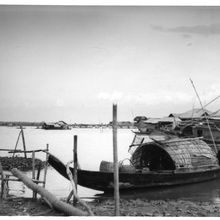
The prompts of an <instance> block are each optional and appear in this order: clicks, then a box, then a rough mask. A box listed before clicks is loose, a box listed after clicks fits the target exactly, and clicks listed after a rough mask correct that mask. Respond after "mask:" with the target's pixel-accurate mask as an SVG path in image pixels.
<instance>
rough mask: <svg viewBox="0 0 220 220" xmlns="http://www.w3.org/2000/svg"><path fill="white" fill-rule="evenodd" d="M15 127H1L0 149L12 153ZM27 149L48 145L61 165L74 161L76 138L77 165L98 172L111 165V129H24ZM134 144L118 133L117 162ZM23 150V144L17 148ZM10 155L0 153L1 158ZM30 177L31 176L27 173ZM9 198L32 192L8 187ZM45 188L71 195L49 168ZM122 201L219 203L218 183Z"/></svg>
mask: <svg viewBox="0 0 220 220" xmlns="http://www.w3.org/2000/svg"><path fill="white" fill-rule="evenodd" d="M19 131H20V130H19V129H16V128H14V127H12V128H10V127H0V147H1V148H10V149H13V148H14V146H15V144H16V140H17V137H18V134H19ZM24 133H25V141H26V147H27V149H28V150H32V149H34V150H35V149H45V148H46V144H49V151H50V153H52V154H54V155H55V156H57V157H58V158H59V159H60V160H62V161H63V162H64V163H67V162H69V161H70V160H72V158H73V135H78V161H79V164H80V167H81V168H82V169H87V170H99V165H100V162H101V161H102V160H106V161H113V150H112V130H111V129H72V130H42V129H36V128H29V127H28V128H26V129H24ZM132 140H133V133H132V132H131V130H128V129H119V130H118V158H119V160H123V159H125V158H129V157H130V154H129V153H128V146H129V145H130V144H131V142H132ZM18 149H22V143H21V140H20V143H19V144H18ZM4 155H5V156H8V155H9V154H7V153H3V152H1V156H4ZM36 157H37V158H40V159H43V160H44V159H45V154H44V153H37V155H36ZM27 175H28V176H31V173H30V172H29V173H27ZM9 187H10V194H13V195H17V196H24V197H29V196H31V195H32V193H31V191H30V190H29V189H27V188H26V187H25V186H24V185H23V184H22V183H17V182H13V183H10V186H9ZM46 188H47V189H48V190H49V191H50V192H52V193H53V194H54V195H56V196H57V197H59V198H63V197H67V196H68V195H69V193H70V191H71V185H70V183H69V181H67V180H66V179H65V178H63V177H62V176H61V175H59V174H58V173H57V172H56V171H55V170H54V169H53V168H51V167H49V169H48V173H47V181H46ZM78 194H79V196H80V197H82V198H94V197H96V196H102V197H109V196H112V195H109V194H103V192H101V191H96V190H91V189H88V188H85V187H81V186H78ZM121 197H129V198H131V197H132V198H146V199H190V200H197V201H214V202H216V203H220V179H219V180H214V181H209V182H205V183H199V184H191V185H185V186H178V187H169V188H165V189H148V190H135V191H134V190H132V191H129V192H125V193H123V194H121Z"/></svg>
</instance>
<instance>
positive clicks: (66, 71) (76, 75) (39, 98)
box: [0, 6, 220, 123]
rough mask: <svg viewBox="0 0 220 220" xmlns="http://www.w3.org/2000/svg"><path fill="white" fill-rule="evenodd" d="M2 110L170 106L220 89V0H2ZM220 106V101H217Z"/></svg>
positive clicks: (57, 115)
mask: <svg viewBox="0 0 220 220" xmlns="http://www.w3.org/2000/svg"><path fill="white" fill-rule="evenodd" d="M0 51H1V53H0V120H4V121H11V120H16V121H20V120H22V121H57V120H64V121H67V122H69V123H74V122H77V123H79V122H85V123H86V122H88V123H93V122H94V123H95V122H97V123H99V122H103V123H105V122H109V121H111V120H112V103H113V102H117V104H118V120H133V118H134V117H135V116H137V115H145V116H148V117H157V116H158V117H159V116H166V115H168V114H169V113H171V112H175V113H181V112H184V111H187V110H189V109H192V108H193V106H194V107H199V102H198V100H197V99H196V95H195V93H194V91H193V88H192V85H191V84H190V81H189V78H190V77H191V78H192V80H193V81H194V84H195V86H196V88H197V90H198V93H199V94H200V96H201V99H202V102H203V104H206V103H208V102H209V101H210V100H212V99H214V98H215V97H216V96H218V95H220V75H219V74H220V7H174V6H170V7H150V6H139V7H128V6H127V7H126V6H123V7H119V6H118V7H110V6H106V7H104V6H99V7H95V6H90V7H86V6H81V7H80V6H66V7H62V6H57V7H55V6H0ZM219 108H220V101H216V102H215V103H213V104H211V105H210V106H209V108H208V109H209V110H212V111H215V110H217V109H219Z"/></svg>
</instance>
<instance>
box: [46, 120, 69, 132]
mask: <svg viewBox="0 0 220 220" xmlns="http://www.w3.org/2000/svg"><path fill="white" fill-rule="evenodd" d="M42 129H45V130H69V129H71V128H70V126H69V125H68V124H67V123H66V122H64V121H58V122H55V123H46V122H43V125H42Z"/></svg>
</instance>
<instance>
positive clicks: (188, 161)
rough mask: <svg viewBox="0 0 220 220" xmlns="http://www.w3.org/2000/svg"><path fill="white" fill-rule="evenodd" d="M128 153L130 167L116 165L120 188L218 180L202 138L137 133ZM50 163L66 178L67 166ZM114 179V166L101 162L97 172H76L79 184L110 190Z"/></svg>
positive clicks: (213, 157) (213, 156)
mask: <svg viewBox="0 0 220 220" xmlns="http://www.w3.org/2000/svg"><path fill="white" fill-rule="evenodd" d="M129 152H131V158H130V164H129V165H123V164H122V163H120V164H119V187H120V189H136V188H148V187H162V186H173V185H182V184H190V183H198V182H203V181H208V180H212V179H216V178H219V177H220V167H219V161H218V159H217V157H216V153H215V152H214V151H213V149H212V148H210V147H209V146H208V145H207V144H206V143H205V142H204V141H203V140H202V139H201V138H178V137H177V136H170V135H169V136H168V135H166V134H161V133H154V134H151V135H147V134H143V133H136V134H135V137H134V140H133V142H132V144H131V146H130V148H129ZM49 163H50V165H51V166H52V167H54V168H55V169H56V170H57V171H58V172H59V173H60V174H61V175H63V176H64V177H66V178H68V175H67V174H66V167H65V165H64V164H63V163H62V162H61V161H60V160H59V159H58V158H56V157H54V156H53V155H50V156H49ZM72 171H73V169H72ZM113 176H114V175H113V164H112V163H111V162H103V161H102V163H101V164H100V171H89V170H83V169H79V170H78V184H79V185H81V186H84V187H88V188H92V189H96V190H102V191H108V190H113V189H114V179H113Z"/></svg>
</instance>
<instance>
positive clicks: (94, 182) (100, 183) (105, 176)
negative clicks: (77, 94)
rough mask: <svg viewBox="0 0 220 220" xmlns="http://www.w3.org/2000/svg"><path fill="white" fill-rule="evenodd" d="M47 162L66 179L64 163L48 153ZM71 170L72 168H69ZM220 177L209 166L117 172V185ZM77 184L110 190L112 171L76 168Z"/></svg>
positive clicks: (169, 183) (159, 184)
mask: <svg viewBox="0 0 220 220" xmlns="http://www.w3.org/2000/svg"><path fill="white" fill-rule="evenodd" d="M49 163H50V164H51V166H52V167H54V168H55V169H56V170H57V171H58V172H59V173H60V174H61V175H63V176H64V177H66V178H67V179H68V176H67V174H66V167H65V165H64V164H63V163H62V162H61V161H59V160H58V159H57V158H56V157H54V156H52V155H50V156H49ZM71 171H72V172H73V169H72V168H71ZM219 177H220V168H219V167H217V168H210V169H207V170H202V171H191V172H173V171H170V172H147V173H119V187H120V190H122V189H137V188H150V187H162V186H172V185H183V184H190V183H198V182H204V181H208V180H213V179H216V178H219ZM78 184H79V185H81V186H84V187H88V188H91V189H95V190H101V191H110V190H113V189H114V178H113V173H110V172H100V171H89V170H78Z"/></svg>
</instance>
